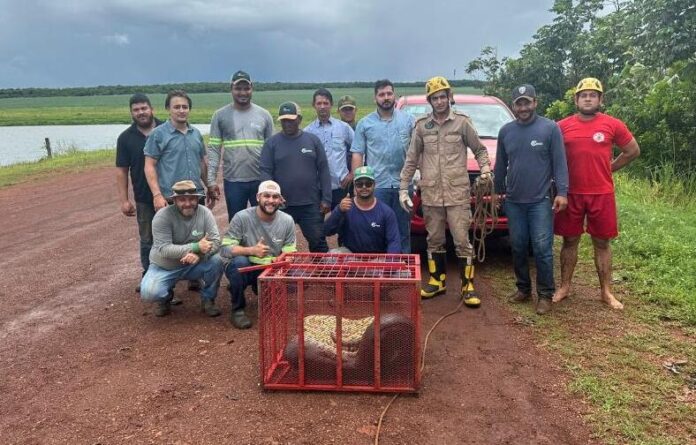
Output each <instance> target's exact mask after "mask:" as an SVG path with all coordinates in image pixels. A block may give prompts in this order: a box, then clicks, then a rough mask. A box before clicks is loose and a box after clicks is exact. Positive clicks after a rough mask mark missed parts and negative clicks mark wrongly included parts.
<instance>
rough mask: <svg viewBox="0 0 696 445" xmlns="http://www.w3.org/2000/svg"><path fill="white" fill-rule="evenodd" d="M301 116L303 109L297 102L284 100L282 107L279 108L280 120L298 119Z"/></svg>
mask: <svg viewBox="0 0 696 445" xmlns="http://www.w3.org/2000/svg"><path fill="white" fill-rule="evenodd" d="M299 116H302V111H301V110H300V106H299V105H297V104H296V103H295V102H283V103H282V104H281V105H280V108H278V120H279V121H282V120H283V119H297V118H298V117H299Z"/></svg>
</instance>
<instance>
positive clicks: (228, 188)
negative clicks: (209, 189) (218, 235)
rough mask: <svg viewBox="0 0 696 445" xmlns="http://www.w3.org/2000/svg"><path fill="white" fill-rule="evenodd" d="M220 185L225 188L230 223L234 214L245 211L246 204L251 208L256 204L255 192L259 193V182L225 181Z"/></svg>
mask: <svg viewBox="0 0 696 445" xmlns="http://www.w3.org/2000/svg"><path fill="white" fill-rule="evenodd" d="M222 183H223V185H224V187H225V204H227V219H228V221H232V217H233V216H234V214H235V213H237V212H239V211H240V210H244V209H246V208H247V202H249V203H250V204H251V205H252V206H255V205H256V204H257V202H256V192H258V191H259V184H260V181H249V182H231V181H228V180H227V179H225V180H224V181H222Z"/></svg>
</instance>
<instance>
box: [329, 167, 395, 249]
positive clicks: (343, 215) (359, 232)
mask: <svg viewBox="0 0 696 445" xmlns="http://www.w3.org/2000/svg"><path fill="white" fill-rule="evenodd" d="M353 185H354V186H355V198H354V199H353V198H351V197H350V195H347V196H346V197H345V198H343V200H341V203H340V205H339V206H337V207H336V208H335V209H333V211H332V212H331V215H329V218H328V219H327V220H326V222H325V223H324V229H325V231H326V235H327V236H331V235H334V234H336V233H338V234H339V236H342V239H343V245H342V247H343V248H344V249H347V251H349V252H354V253H385V252H386V253H401V241H400V236H399V229H398V227H397V222H396V215H394V211H393V210H392V209H391V208H389V206H387V205H386V204H384V203H383V202H380V201H379V200H378V199H377V198H375V193H374V192H375V175H374V172H373V171H372V167H370V166H363V167H358V168H356V169H355V180H354V182H353Z"/></svg>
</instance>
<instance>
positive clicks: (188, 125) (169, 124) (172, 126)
mask: <svg viewBox="0 0 696 445" xmlns="http://www.w3.org/2000/svg"><path fill="white" fill-rule="evenodd" d="M164 125H168V127H167V131H168V132H170V133H176V132H177V131H179V130H177V129H176V127H175V126H174V125H172V121H171V120H169V119H167V121H166V122H165V123H164ZM186 127H187V130H186V133H191V132H192V131H193V127H192V126H191V124H189V123H187V124H186Z"/></svg>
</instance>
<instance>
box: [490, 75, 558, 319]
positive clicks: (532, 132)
mask: <svg viewBox="0 0 696 445" xmlns="http://www.w3.org/2000/svg"><path fill="white" fill-rule="evenodd" d="M536 106H537V101H536V92H535V90H534V87H533V86H531V85H522V86H519V87H517V88H515V89H514V90H513V92H512V111H513V112H514V113H515V116H516V117H517V120H515V121H512V122H509V123H507V124H505V125H504V126H503V127H502V128H501V129H500V132H499V133H498V148H497V153H496V163H495V169H494V176H495V190H496V192H497V193H499V194H501V195H502V194H503V193H505V194H506V197H505V203H504V205H505V214H506V215H507V217H508V227H509V230H510V244H511V245H512V260H513V264H514V268H515V279H516V285H517V291H516V292H515V293H514V294H512V295H511V296H510V298H509V299H508V300H509V301H511V302H514V303H521V302H524V301H527V300H529V299H530V298H531V295H532V282H531V279H530V277H529V264H528V263H529V261H528V248H529V243H530V241H531V244H532V250H533V251H534V260H535V262H536V270H537V278H536V289H537V295H538V296H539V299H538V300H537V306H536V313H537V314H539V315H543V314H546V313H548V312H549V311H550V310H551V297H553V293H554V291H555V284H554V280H553V213H554V212H556V213H557V212H560V211H562V210H564V209H565V208H566V206H567V205H568V200H567V198H566V197H567V196H568V166H567V164H566V156H565V148H564V146H563V137H562V136H561V130H560V129H559V128H558V125H557V124H556V123H555V122H554V121H552V120H549V119H546V118H544V117H541V116H537V115H536V111H535V110H536ZM551 180H553V181H554V182H555V186H556V196H555V197H553V196H552V189H551V184H552V183H551Z"/></svg>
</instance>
